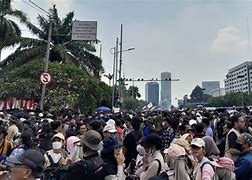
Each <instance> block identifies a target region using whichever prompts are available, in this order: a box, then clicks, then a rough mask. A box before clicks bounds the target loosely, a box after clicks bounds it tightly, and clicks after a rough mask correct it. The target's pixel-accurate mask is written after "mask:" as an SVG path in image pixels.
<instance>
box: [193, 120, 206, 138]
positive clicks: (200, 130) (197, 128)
mask: <svg viewBox="0 0 252 180" xmlns="http://www.w3.org/2000/svg"><path fill="white" fill-rule="evenodd" d="M193 127H194V132H195V134H194V136H193V138H202V137H204V136H205V133H204V125H203V124H202V123H198V124H194V125H193Z"/></svg>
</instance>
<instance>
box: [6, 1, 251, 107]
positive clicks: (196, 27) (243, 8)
mask: <svg viewBox="0 0 252 180" xmlns="http://www.w3.org/2000/svg"><path fill="white" fill-rule="evenodd" d="M13 1H14V2H13V7H14V8H17V9H20V10H22V11H24V12H25V13H26V14H27V15H28V17H29V19H30V21H31V22H33V23H34V24H37V21H36V16H37V14H38V13H40V14H42V13H41V12H40V11H38V10H36V9H33V8H32V7H31V6H30V5H28V4H29V0H13ZM33 2H35V3H37V4H38V5H40V6H41V7H43V8H44V9H48V8H49V7H52V5H53V4H56V7H57V9H58V11H59V15H60V16H61V17H64V15H66V14H67V13H68V12H69V11H74V13H75V19H77V20H81V21H97V24H98V26H97V38H98V39H99V40H101V44H102V59H103V66H104V68H105V74H108V73H112V64H113V55H112V54H111V53H110V49H111V48H113V47H114V46H115V41H116V38H117V37H119V35H120V24H123V49H128V48H131V47H134V48H135V50H133V51H128V52H124V53H123V66H122V72H123V75H124V76H125V78H134V79H138V78H140V79H142V78H144V79H151V78H155V79H156V78H160V73H161V72H164V71H168V72H171V74H172V79H180V81H178V82H172V103H173V104H176V103H177V102H176V101H177V100H176V98H182V97H183V96H184V95H190V94H191V91H192V89H193V88H194V87H195V86H196V85H200V86H201V82H202V81H209V80H218V81H220V83H221V86H222V87H224V82H223V81H224V78H225V75H226V74H227V72H228V69H230V68H232V67H233V66H236V65H238V64H240V63H242V62H244V61H247V60H249V59H251V58H250V53H249V52H250V46H249V44H250V43H249V36H250V39H251V38H252V0H33ZM21 29H22V30H23V31H22V33H23V36H31V34H30V33H29V31H27V29H26V28H25V27H21ZM248 32H249V33H248ZM251 40H252V39H251ZM12 50H13V49H7V50H5V51H4V52H3V56H4V57H5V56H7V54H8V53H10V52H11V51H12ZM97 51H98V52H97V54H99V45H97ZM102 80H103V81H105V82H106V83H108V80H107V79H106V77H103V78H102ZM129 85H131V84H129ZM134 85H136V86H138V87H139V89H140V93H141V95H142V98H143V99H144V98H145V94H144V92H145V90H144V85H145V83H144V82H136V83H135V84H134Z"/></svg>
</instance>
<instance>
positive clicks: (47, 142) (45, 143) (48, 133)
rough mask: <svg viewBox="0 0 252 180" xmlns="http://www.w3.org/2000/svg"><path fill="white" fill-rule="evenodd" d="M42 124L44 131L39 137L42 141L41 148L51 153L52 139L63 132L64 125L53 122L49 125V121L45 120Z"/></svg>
mask: <svg viewBox="0 0 252 180" xmlns="http://www.w3.org/2000/svg"><path fill="white" fill-rule="evenodd" d="M44 121H45V122H44ZM42 124H43V125H42V131H41V133H40V134H39V137H38V138H39V140H40V143H39V148H40V149H43V150H44V151H49V150H51V149H52V137H53V136H54V135H55V134H57V133H58V132H61V131H62V124H61V122H60V121H52V122H51V123H50V124H49V122H48V120H43V122H42Z"/></svg>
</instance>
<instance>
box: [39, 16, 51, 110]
mask: <svg viewBox="0 0 252 180" xmlns="http://www.w3.org/2000/svg"><path fill="white" fill-rule="evenodd" d="M51 37H52V19H51V17H50V16H49V31H48V39H47V47H46V59H45V69H44V72H47V71H48V62H49V58H50V43H51ZM45 92H46V84H43V87H42V95H41V101H40V110H41V111H44V102H45Z"/></svg>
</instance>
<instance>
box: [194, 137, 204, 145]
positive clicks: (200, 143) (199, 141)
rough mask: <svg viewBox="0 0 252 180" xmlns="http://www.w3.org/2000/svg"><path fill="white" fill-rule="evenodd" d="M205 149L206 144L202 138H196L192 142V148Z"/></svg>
mask: <svg viewBox="0 0 252 180" xmlns="http://www.w3.org/2000/svg"><path fill="white" fill-rule="evenodd" d="M193 145H194V146H197V147H205V142H204V140H203V139H201V138H194V139H193V140H192V142H191V146H193Z"/></svg>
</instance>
